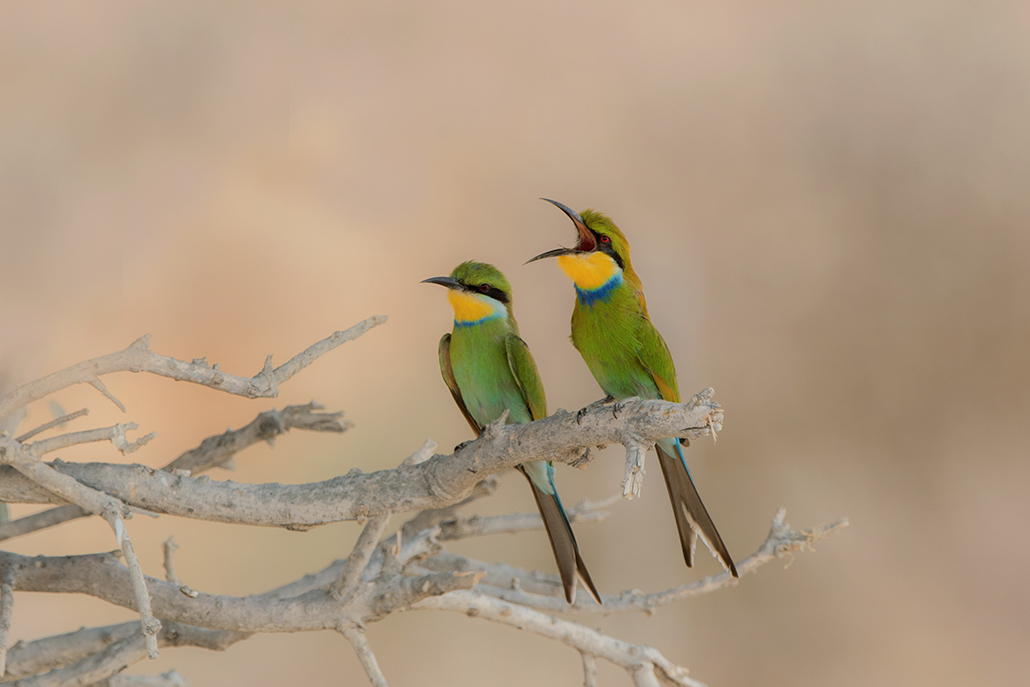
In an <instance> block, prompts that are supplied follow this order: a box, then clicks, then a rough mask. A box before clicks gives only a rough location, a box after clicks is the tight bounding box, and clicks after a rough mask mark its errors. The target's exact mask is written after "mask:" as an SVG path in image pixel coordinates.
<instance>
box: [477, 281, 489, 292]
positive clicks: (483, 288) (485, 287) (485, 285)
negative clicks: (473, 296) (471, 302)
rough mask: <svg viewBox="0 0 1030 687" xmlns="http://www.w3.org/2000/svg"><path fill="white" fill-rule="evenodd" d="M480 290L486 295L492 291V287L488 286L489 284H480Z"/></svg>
mask: <svg viewBox="0 0 1030 687" xmlns="http://www.w3.org/2000/svg"><path fill="white" fill-rule="evenodd" d="M479 290H480V291H482V292H483V293H486V292H487V291H489V290H490V285H489V284H487V283H483V284H480V285H479Z"/></svg>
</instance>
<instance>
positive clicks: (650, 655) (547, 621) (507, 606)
mask: <svg viewBox="0 0 1030 687" xmlns="http://www.w3.org/2000/svg"><path fill="white" fill-rule="evenodd" d="M430 609H431V610H441V611H456V612H458V613H462V614H464V615H467V616H469V617H473V618H483V619H484V620H490V621H493V622H496V623H500V624H502V625H510V626H512V627H515V628H518V629H520V630H526V631H528V632H532V633H534V634H538V635H540V636H541V637H547V638H548V639H555V640H558V641H560V642H562V643H563V644H567V645H569V646H571V647H572V648H574V649H578V650H579V651H580V652H584V653H588V654H592V655H594V656H597V657H599V658H603V659H605V660H607V661H611V662H612V663H614V664H615V665H617V666H620V667H622V668H624V669H625V670H626V671H627V672H629V673H630V674H631V675H632V676H633V679H634V681H635V682H636V684H638V685H648V684H655V685H657V684H658V682H657V677H656V676H657V675H660V676H661V678H662V679H664V680H666V681H667V682H669V683H670V684H673V685H681V686H682V687H703V684H702V683H700V682H698V681H696V680H692V679H690V678H689V677H687V671H686V669H685V668H681V667H680V666H677V665H675V664H673V663H672V662H671V661H669V660H668V659H667V658H665V657H664V656H663V655H662V654H661V653H660V652H659V651H658V650H657V649H655V648H654V647H651V646H644V645H639V644H631V643H629V642H624V641H622V640H619V639H614V638H612V637H607V636H605V635H603V634H601V633H600V632H598V631H596V630H591V629H590V628H588V627H586V626H584V625H580V624H579V623H573V622H569V621H567V620H561V619H559V618H556V617H555V616H552V615H548V614H546V613H542V612H540V611H537V610H534V609H531V608H526V607H524V606H519V605H517V604H512V603H508V602H506V601H501V600H500V599H494V598H490V597H487V596H483V595H482V594H477V593H476V592H453V593H451V594H447V595H446V596H433V597H429V598H427V599H424V600H423V601H420V602H419V603H417V604H416V605H415V606H413V607H412V610H430Z"/></svg>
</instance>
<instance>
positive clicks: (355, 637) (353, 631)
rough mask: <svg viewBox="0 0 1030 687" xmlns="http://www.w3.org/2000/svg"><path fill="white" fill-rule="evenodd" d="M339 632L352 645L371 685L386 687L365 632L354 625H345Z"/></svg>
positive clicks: (373, 686)
mask: <svg viewBox="0 0 1030 687" xmlns="http://www.w3.org/2000/svg"><path fill="white" fill-rule="evenodd" d="M340 634H342V635H343V636H344V637H346V638H347V641H348V642H350V644H351V646H352V647H354V653H355V654H356V655H357V657H358V661H359V662H360V663H361V667H362V668H364V669H365V674H366V675H368V680H369V682H370V683H371V684H372V687H388V685H387V684H386V677H385V676H384V675H383V671H382V670H380V668H379V662H378V661H377V660H376V656H375V654H374V653H372V647H371V646H369V644H368V638H366V637H365V633H364V632H362V631H361V630H359V629H358V628H356V627H347V628H344V629H342V630H340Z"/></svg>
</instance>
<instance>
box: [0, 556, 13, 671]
mask: <svg viewBox="0 0 1030 687" xmlns="http://www.w3.org/2000/svg"><path fill="white" fill-rule="evenodd" d="M13 613H14V568H11V567H10V566H7V567H4V568H3V573H2V577H0V677H3V676H4V675H6V674H7V635H8V633H9V632H10V631H11V616H12V615H13Z"/></svg>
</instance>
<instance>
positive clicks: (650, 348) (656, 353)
mask: <svg viewBox="0 0 1030 687" xmlns="http://www.w3.org/2000/svg"><path fill="white" fill-rule="evenodd" d="M638 336H639V340H640V348H639V349H638V350H637V358H638V359H639V360H640V364H641V365H643V366H644V369H645V370H647V372H648V373H649V374H650V375H651V379H653V380H654V383H655V386H657V387H658V392H659V393H660V394H661V395H662V398H663V399H665V400H666V401H673V402H674V403H679V400H680V390H679V386H678V385H677V384H676V365H675V363H673V362H672V354H670V353H669V347H668V346H666V345H665V339H663V338H662V335H661V333H660V332H659V331H658V330H657V329H656V328H655V326H654V325H653V324H651V321H650V320H648V319H642V320H641V326H640V331H639V334H638Z"/></svg>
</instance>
